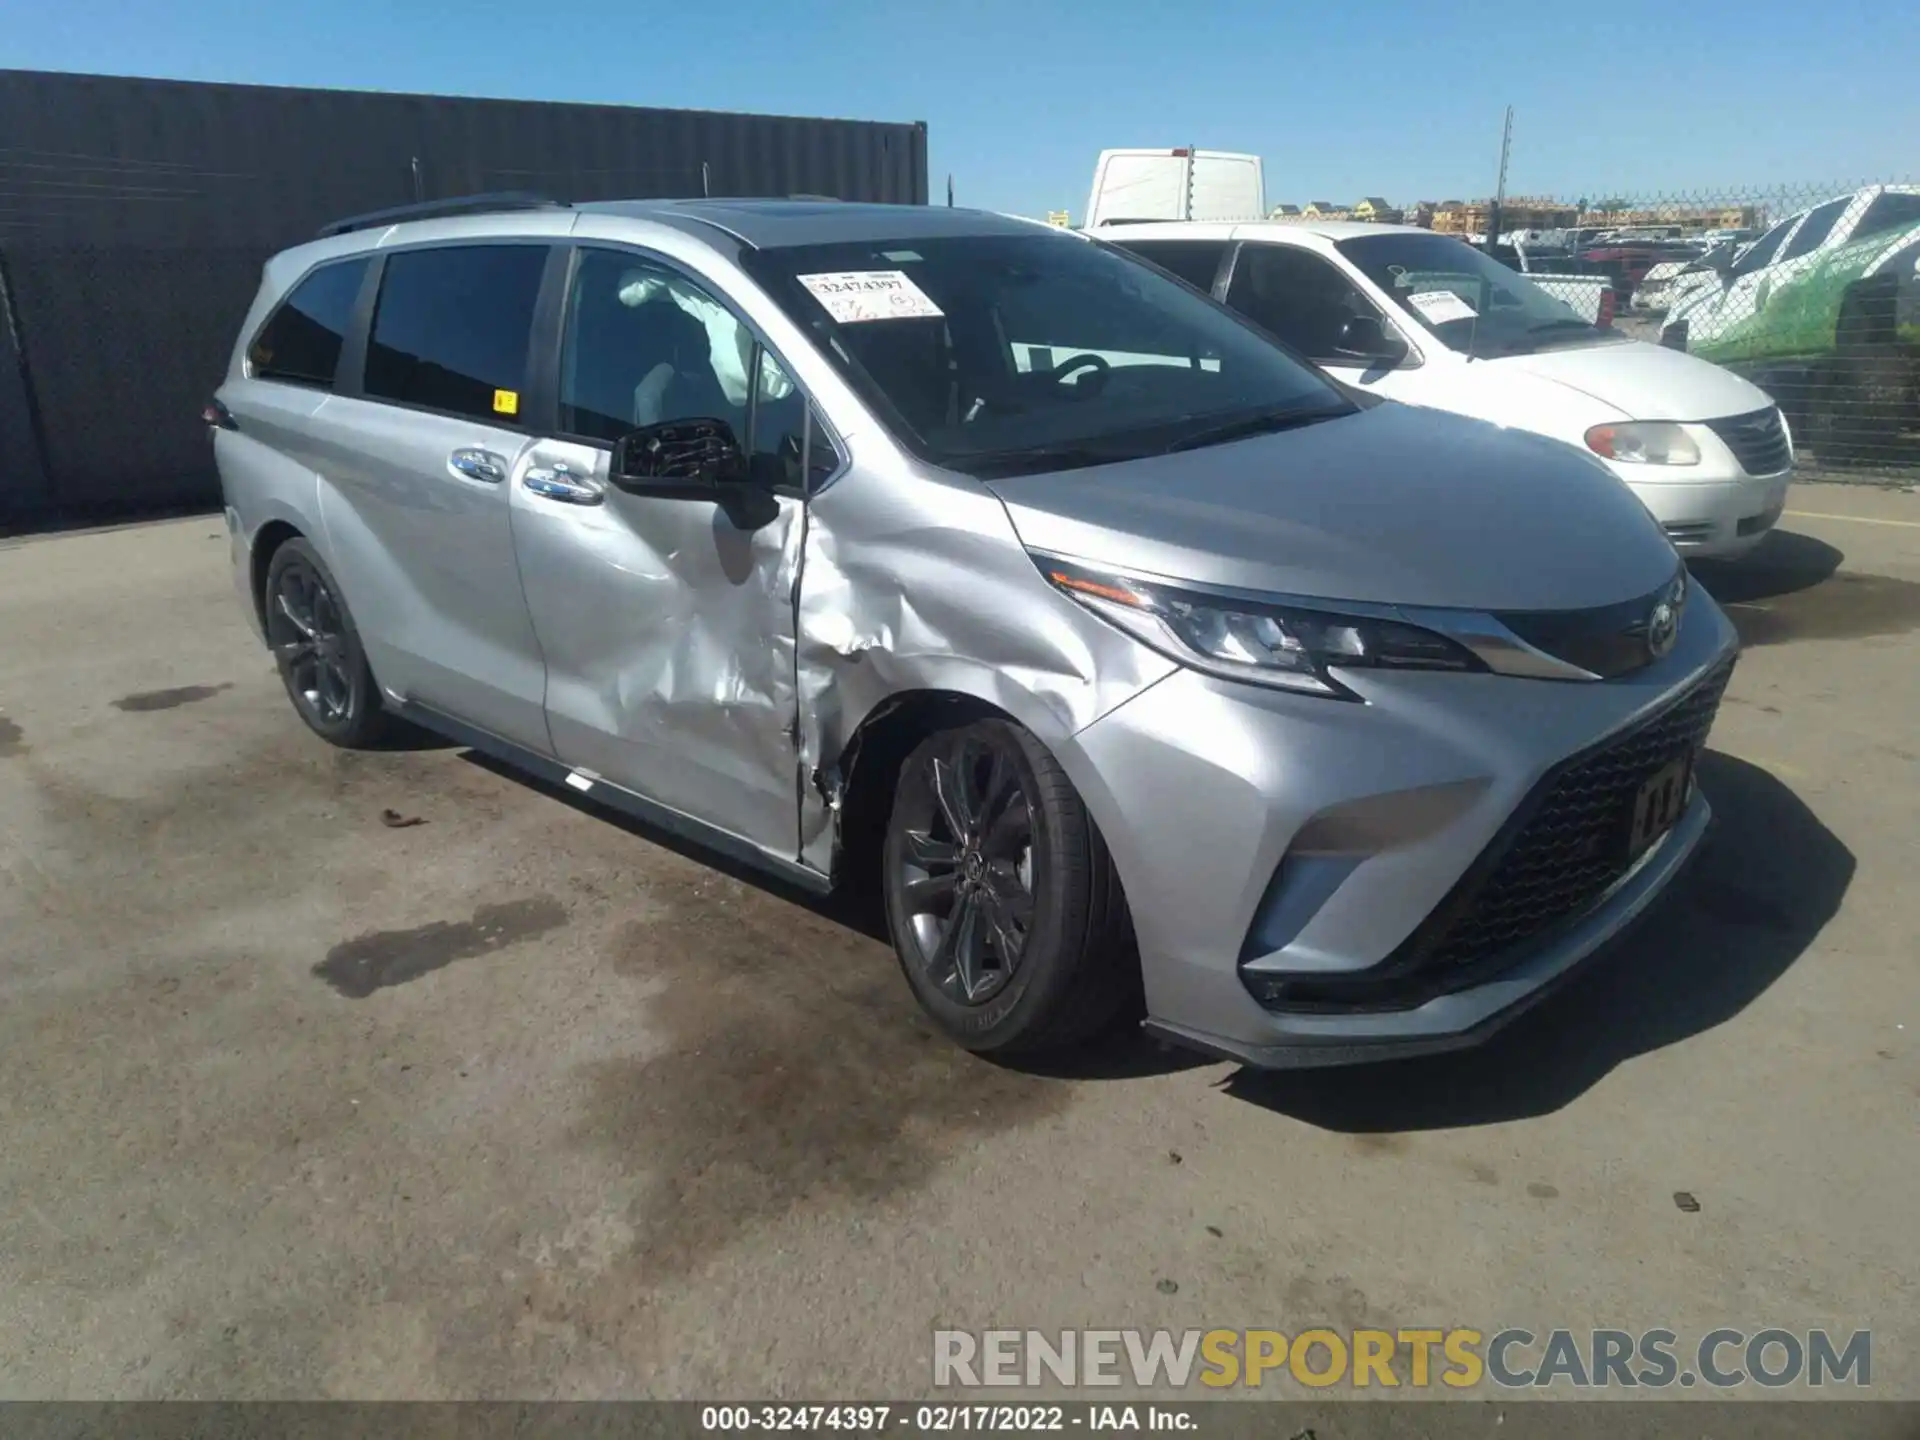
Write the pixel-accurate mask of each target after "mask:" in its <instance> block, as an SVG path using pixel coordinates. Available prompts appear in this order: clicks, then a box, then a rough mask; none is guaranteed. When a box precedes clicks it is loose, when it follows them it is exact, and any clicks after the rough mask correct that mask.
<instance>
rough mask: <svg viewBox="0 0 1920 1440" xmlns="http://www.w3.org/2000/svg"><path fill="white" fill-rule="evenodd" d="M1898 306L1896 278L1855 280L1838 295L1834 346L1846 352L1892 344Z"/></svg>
mask: <svg viewBox="0 0 1920 1440" xmlns="http://www.w3.org/2000/svg"><path fill="white" fill-rule="evenodd" d="M1899 306H1900V279H1899V277H1898V276H1897V275H1891V274H1880V275H1867V276H1864V277H1862V278H1861V279H1858V280H1855V281H1854V282H1853V283H1851V284H1850V285H1848V286H1847V288H1846V289H1845V290H1844V291H1843V292H1842V293H1841V296H1840V309H1839V311H1838V313H1837V318H1836V319H1835V321H1834V335H1833V339H1834V347H1835V348H1836V349H1838V350H1848V349H1856V348H1858V349H1870V348H1873V347H1876V346H1892V345H1894V344H1895V343H1896V342H1897V340H1898V338H1899V328H1898V311H1899Z"/></svg>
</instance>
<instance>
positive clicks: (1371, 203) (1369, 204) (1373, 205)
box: [1353, 195, 1402, 225]
mask: <svg viewBox="0 0 1920 1440" xmlns="http://www.w3.org/2000/svg"><path fill="white" fill-rule="evenodd" d="M1353 218H1354V219H1356V220H1368V221H1371V222H1372V223H1373V224H1375V225H1398V224H1399V223H1400V221H1401V218H1402V215H1401V212H1400V211H1399V210H1397V209H1395V208H1394V207H1393V206H1391V205H1389V204H1388V203H1387V202H1386V201H1385V200H1383V199H1381V198H1380V197H1379V196H1378V195H1364V196H1362V197H1361V199H1360V203H1359V204H1358V205H1356V206H1354V207H1353Z"/></svg>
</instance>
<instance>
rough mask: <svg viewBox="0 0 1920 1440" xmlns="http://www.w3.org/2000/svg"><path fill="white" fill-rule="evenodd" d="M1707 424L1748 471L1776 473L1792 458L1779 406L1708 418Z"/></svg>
mask: <svg viewBox="0 0 1920 1440" xmlns="http://www.w3.org/2000/svg"><path fill="white" fill-rule="evenodd" d="M1707 428H1708V429H1709V430H1711V431H1713V433H1714V434H1716V435H1718V436H1719V437H1720V438H1721V439H1722V440H1724V441H1726V442H1727V448H1728V449H1729V450H1731V451H1733V458H1734V459H1736V460H1738V461H1739V462H1740V468H1741V469H1742V470H1744V471H1746V472H1747V473H1748V474H1749V475H1778V474H1779V473H1780V472H1781V471H1782V470H1784V469H1786V468H1787V464H1788V462H1789V461H1790V460H1791V459H1792V458H1793V451H1792V447H1790V446H1789V445H1788V443H1787V431H1786V427H1785V426H1783V425H1782V424H1781V423H1780V412H1779V411H1778V410H1775V409H1767V410H1756V411H1754V412H1753V413H1752V414H1751V415H1735V416H1732V417H1730V418H1729V419H1726V420H1709V421H1707Z"/></svg>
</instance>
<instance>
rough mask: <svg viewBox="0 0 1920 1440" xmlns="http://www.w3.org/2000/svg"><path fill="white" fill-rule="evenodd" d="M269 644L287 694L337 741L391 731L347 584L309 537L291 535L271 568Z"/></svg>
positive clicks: (371, 740)
mask: <svg viewBox="0 0 1920 1440" xmlns="http://www.w3.org/2000/svg"><path fill="white" fill-rule="evenodd" d="M263 600H264V602H265V603H264V609H265V612H266V630H267V645H268V648H269V649H271V650H272V651H273V659H274V663H275V664H276V665H278V666H279V668H280V680H281V683H282V684H284V685H285V686H286V687H287V698H288V699H289V700H291V701H292V702H293V708H294V709H295V710H296V711H297V712H298V713H299V715H300V718H301V719H302V720H304V721H306V722H307V728H308V729H309V730H311V731H313V733H314V734H316V735H318V736H319V737H320V738H321V739H322V740H325V741H326V742H327V743H328V744H329V745H338V746H340V747H341V748H342V749H347V750H361V749H368V748H371V747H373V746H375V745H377V744H378V743H379V742H380V741H381V740H382V739H383V738H385V736H386V735H387V733H388V730H389V726H390V723H391V717H390V716H389V715H388V714H387V712H386V711H385V710H384V709H383V708H382V707H381V704H380V687H379V686H378V685H376V684H375V683H374V679H373V670H372V668H371V667H370V666H368V664H367V655H366V651H365V649H364V648H363V647H362V646H361V644H360V632H359V631H358V630H357V629H355V628H354V623H353V616H352V614H351V613H350V612H349V611H348V610H347V602H346V600H345V598H344V597H342V595H341V593H340V585H339V582H338V581H336V580H335V579H334V578H333V572H332V571H330V570H328V569H327V566H326V562H325V561H323V560H322V559H321V558H320V556H319V553H318V552H317V551H315V550H314V548H313V546H311V545H309V544H308V543H307V542H306V541H305V540H300V539H293V540H288V541H287V542H286V543H285V544H283V545H282V546H281V547H280V548H279V549H278V550H276V551H274V552H273V559H272V561H271V562H270V563H269V564H268V566H267V583H266V593H265V595H264V596H263Z"/></svg>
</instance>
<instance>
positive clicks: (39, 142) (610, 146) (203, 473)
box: [0, 70, 927, 523]
mask: <svg viewBox="0 0 1920 1440" xmlns="http://www.w3.org/2000/svg"><path fill="white" fill-rule="evenodd" d="M494 191H530V192H534V193H537V194H541V195H546V196H550V197H552V198H554V199H557V200H567V201H576V202H577V201H585V200H602V199H614V198H655V197H671V196H695V195H701V194H711V195H792V194H811V195H827V196H832V197H835V198H838V199H845V200H873V201H886V202H893V203H900V204H917V205H924V204H925V203H926V202H927V130H926V126H925V124H924V123H921V122H914V123H903V124H893V123H880V122H874V121H863V120H816V119H804V118H794V117H787V116H770V115H738V114H725V113H721V112H715V111H703V110H658V109H646V108H640V107H632V106H622V105H575V104H561V103H550V102H545V101H522V100H484V99H470V98H466V97H454V96H436V95H400V94H383V93H374V92H367V91H349V90H302V89H283V88H277V87H269V86H258V85H209V84H199V83H191V82H184V81H174V80H147V79H136V78H127V77H117V76H98V75H65V74H51V73H45V72H36V71H19V70H0V523H8V522H12V523H18V521H19V520H20V519H21V517H29V518H31V517H34V516H46V515H86V514H96V513H108V512H116V511H118V512H124V511H130V510H138V509H150V508H159V507H178V506H195V505H209V506H210V505H212V504H214V503H216V502H217V499H218V494H219V490H218V482H217V480H216V478H215V476H214V474H213V470H212V465H211V458H212V457H211V448H210V447H209V445H208V443H207V439H206V435H205V433H204V431H203V430H202V428H201V426H200V422H199V414H200V406H201V404H202V402H203V401H204V400H205V399H206V397H207V396H208V395H209V394H210V393H211V392H212V390H213V387H214V386H215V385H216V384H217V383H218V381H219V378H220V376H221V374H222V372H223V371H224V369H225V366H226V361H227V356H228V354H229V352H230V350H231V347H232V344H233V340H234V332H235V329H236V327H237V326H238V325H239V323H240V321H241V319H242V318H243V317H244V315H245V313H246V309H247V304H248V302H249V301H250V300H251V299H252V296H253V292H254V289H255V287H256V286H257V285H258V283H259V278H260V267H261V265H262V263H263V262H264V261H265V260H266V258H267V257H268V256H269V255H271V254H272V253H273V252H274V251H276V250H279V249H282V248H284V247H285V246H287V245H291V244H297V243H299V242H300V241H303V240H307V239H311V238H312V237H313V235H314V233H315V232H316V231H317V230H318V229H319V228H320V226H321V225H323V224H325V223H326V222H327V221H329V220H333V219H337V218H339V217H341V216H345V215H352V214H358V213H362V212H365V211H369V210H378V209H382V208H384V207H387V206H391V205H403V204H407V203H408V202H411V201H416V200H432V199H442V198H445V197H448V196H454V195H468V194H476V193H487V192H494Z"/></svg>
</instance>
